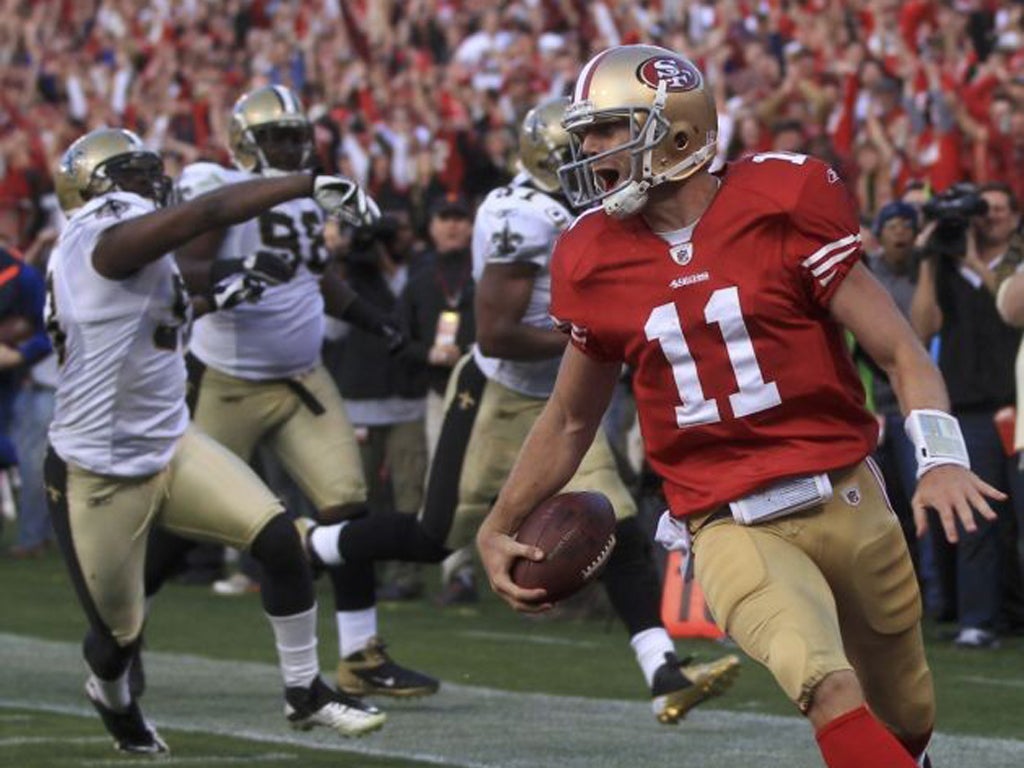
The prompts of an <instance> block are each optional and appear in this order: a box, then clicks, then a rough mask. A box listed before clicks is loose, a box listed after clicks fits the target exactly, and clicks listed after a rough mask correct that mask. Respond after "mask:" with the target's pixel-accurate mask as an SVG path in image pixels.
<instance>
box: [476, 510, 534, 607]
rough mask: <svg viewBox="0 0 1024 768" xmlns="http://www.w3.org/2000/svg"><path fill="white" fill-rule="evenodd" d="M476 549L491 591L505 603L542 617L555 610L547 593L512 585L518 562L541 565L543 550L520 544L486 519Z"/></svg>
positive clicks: (479, 532)
mask: <svg viewBox="0 0 1024 768" xmlns="http://www.w3.org/2000/svg"><path fill="white" fill-rule="evenodd" d="M476 546H477V550H478V551H479V553H480V562H481V563H482V564H483V566H484V570H485V571H486V572H487V579H488V581H490V583H491V589H492V590H494V592H495V594H497V595H498V596H499V597H500V598H501V599H502V600H504V601H505V602H506V603H508V604H509V605H511V606H512V607H513V608H514V609H515V610H517V611H520V612H522V613H541V612H543V611H547V610H550V609H551V606H552V604H551V603H550V602H545V601H544V596H545V592H544V590H543V589H523V588H522V587H520V586H518V585H517V584H516V583H515V582H514V581H512V564H513V563H514V562H515V561H516V559H517V558H520V557H525V558H527V559H528V560H534V561H538V562H539V561H541V560H543V559H544V553H543V552H542V551H541V550H540V549H538V548H537V547H531V546H528V545H526V544H521V543H520V542H518V541H516V540H515V539H514V538H513V537H512V536H511V535H510V534H508V533H505V532H504V531H502V530H500V529H499V528H498V527H497V526H496V525H495V524H494V521H493V518H491V517H490V516H489V517H488V518H485V519H484V522H483V524H481V526H480V529H479V530H478V531H477V534H476Z"/></svg>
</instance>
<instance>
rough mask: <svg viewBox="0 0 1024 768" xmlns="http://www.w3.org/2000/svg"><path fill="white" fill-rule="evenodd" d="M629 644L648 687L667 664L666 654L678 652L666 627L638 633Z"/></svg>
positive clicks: (630, 639)
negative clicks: (655, 675) (655, 674)
mask: <svg viewBox="0 0 1024 768" xmlns="http://www.w3.org/2000/svg"><path fill="white" fill-rule="evenodd" d="M629 644H630V645H631V646H633V652H634V653H636V661H637V664H639V665H640V669H641V670H643V673H644V679H645V680H647V685H651V683H653V682H654V673H655V672H657V670H658V667H660V666H661V665H662V664H664V663H665V654H666V653H675V652H676V647H675V646H674V645H673V644H672V638H670V637H669V636H668V632H666V631H665V628H664V627H652V628H651V629H645V630H644V631H643V632H637V633H636V634H635V635H633V636H632V637H631V638H629Z"/></svg>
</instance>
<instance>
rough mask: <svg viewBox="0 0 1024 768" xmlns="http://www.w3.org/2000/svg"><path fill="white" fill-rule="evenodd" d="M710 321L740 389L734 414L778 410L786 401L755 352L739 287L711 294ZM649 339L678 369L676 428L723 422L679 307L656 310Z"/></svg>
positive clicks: (675, 372) (646, 328) (734, 397)
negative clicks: (685, 331)
mask: <svg viewBox="0 0 1024 768" xmlns="http://www.w3.org/2000/svg"><path fill="white" fill-rule="evenodd" d="M704 319H705V320H706V321H707V323H708V324H709V325H710V324H713V323H714V324H717V325H718V327H719V329H720V330H721V333H722V338H723V340H724V341H725V351H726V353H727V354H728V355H729V363H730V364H731V365H732V371H733V375H734V376H735V377H736V384H737V385H738V387H739V389H738V390H737V391H736V392H734V393H732V394H731V395H729V406H730V407H731V408H732V412H733V415H734V416H735V417H736V418H737V419H740V418H743V417H744V416H749V415H751V414H753V413H759V412H760V411H766V410H768V409H769V408H774V407H775V406H777V405H779V404H780V403H781V402H782V398H780V397H779V388H778V387H777V386H775V382H772V381H768V382H766V381H765V380H764V375H763V374H762V373H761V368H760V366H759V365H758V363H757V357H756V355H755V354H754V345H753V344H752V343H751V341H750V334H749V333H748V331H747V326H746V323H744V322H743V312H742V310H741V309H740V296H739V289H738V288H736V287H735V286H733V287H731V288H719V289H718V290H717V291H715V292H714V293H712V294H711V298H709V299H708V302H707V304H705V305H704ZM644 333H645V334H646V335H647V340H648V341H656V342H658V344H659V345H660V346H661V351H662V354H664V355H665V359H666V360H667V361H668V363H669V365H670V366H672V378H673V379H674V381H675V384H676V391H677V392H678V393H679V400H680V403H681V405H677V406H676V409H675V411H676V425H677V426H678V427H679V428H680V429H683V428H685V427H695V426H699V425H701V424H715V423H717V422H719V421H721V420H722V416H721V414H720V412H719V409H718V403H717V402H716V401H715V400H713V399H712V400H709V399H708V398H707V397H705V395H704V388H703V387H702V386H701V383H700V377H699V375H698V373H697V364H696V362H695V361H694V359H693V356H692V355H691V354H690V347H689V345H688V344H687V343H686V336H685V335H684V334H683V328H682V324H681V323H680V322H679V311H678V310H677V309H676V305H675V304H673V303H671V302H670V303H668V304H662V305H661V306H658V307H655V308H654V309H653V310H652V311H651V314H650V315H649V316H648V318H647V323H646V324H645V325H644Z"/></svg>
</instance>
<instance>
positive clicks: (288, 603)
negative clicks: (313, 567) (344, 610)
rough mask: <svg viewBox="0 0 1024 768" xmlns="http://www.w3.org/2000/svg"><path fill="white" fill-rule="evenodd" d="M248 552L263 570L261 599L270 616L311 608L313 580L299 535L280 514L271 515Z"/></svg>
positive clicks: (313, 598)
mask: <svg viewBox="0 0 1024 768" xmlns="http://www.w3.org/2000/svg"><path fill="white" fill-rule="evenodd" d="M249 552H250V553H251V554H252V556H253V557H254V558H255V559H256V561H257V562H258V563H259V564H260V566H261V567H262V569H263V582H262V583H261V585H260V597H261V599H262V601H263V608H264V610H266V612H267V613H269V614H270V615H271V616H290V615H292V614H295V613H299V612H301V611H305V610H308V609H309V608H312V607H313V603H314V602H315V596H314V592H313V577H312V574H311V572H310V569H309V562H308V560H307V559H306V553H305V551H304V550H303V547H302V542H301V541H300V540H299V532H298V531H297V530H295V526H294V525H293V524H292V521H291V520H290V519H289V518H288V515H286V514H284V513H283V512H282V513H281V514H278V515H274V517H272V518H271V519H270V521H269V522H268V523H267V524H266V525H264V526H263V528H262V529H261V530H260V532H259V533H258V534H257V535H256V538H255V539H254V540H253V542H252V547H250V549H249Z"/></svg>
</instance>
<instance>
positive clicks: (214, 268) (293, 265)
mask: <svg viewBox="0 0 1024 768" xmlns="http://www.w3.org/2000/svg"><path fill="white" fill-rule="evenodd" d="M298 267H299V264H298V262H297V261H296V260H294V259H291V258H288V257H287V256H286V255H284V254H281V253H275V252H274V251H256V253H252V254H249V255H248V256H246V257H245V258H244V259H217V260H216V261H214V262H213V264H211V265H210V285H217V284H218V283H220V282H222V281H223V280H224V279H225V278H228V277H232V276H234V275H237V274H240V273H245V274H248V275H251V276H252V277H255V278H258V279H259V280H261V281H262V282H263V283H264V285H280V284H281V283H287V282H288V281H289V280H291V279H292V278H293V277H295V270H297V269H298Z"/></svg>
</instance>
